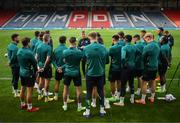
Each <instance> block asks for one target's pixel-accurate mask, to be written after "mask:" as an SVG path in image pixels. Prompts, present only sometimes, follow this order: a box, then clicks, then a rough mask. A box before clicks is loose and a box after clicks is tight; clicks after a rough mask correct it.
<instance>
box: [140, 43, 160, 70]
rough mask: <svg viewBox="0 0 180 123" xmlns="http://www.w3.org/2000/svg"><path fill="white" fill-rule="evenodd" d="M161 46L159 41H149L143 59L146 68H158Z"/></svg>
mask: <svg viewBox="0 0 180 123" xmlns="http://www.w3.org/2000/svg"><path fill="white" fill-rule="evenodd" d="M159 53H160V48H159V45H158V43H157V42H155V41H152V42H149V43H148V44H147V45H146V46H145V47H144V49H143V61H144V67H145V69H146V70H157V69H158V57H159Z"/></svg>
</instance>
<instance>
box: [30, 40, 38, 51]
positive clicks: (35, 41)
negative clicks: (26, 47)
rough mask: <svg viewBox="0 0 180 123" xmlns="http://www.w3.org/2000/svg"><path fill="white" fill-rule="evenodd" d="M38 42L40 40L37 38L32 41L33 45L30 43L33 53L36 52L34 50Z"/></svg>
mask: <svg viewBox="0 0 180 123" xmlns="http://www.w3.org/2000/svg"><path fill="white" fill-rule="evenodd" d="M38 41H39V39H38V38H37V37H35V38H32V39H31V43H30V49H31V51H34V48H35V46H36V43H37V42H38Z"/></svg>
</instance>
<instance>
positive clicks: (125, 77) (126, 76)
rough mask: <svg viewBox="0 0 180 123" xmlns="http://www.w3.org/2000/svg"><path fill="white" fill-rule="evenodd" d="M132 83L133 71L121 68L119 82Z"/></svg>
mask: <svg viewBox="0 0 180 123" xmlns="http://www.w3.org/2000/svg"><path fill="white" fill-rule="evenodd" d="M127 81H129V82H131V81H133V82H134V69H131V68H123V69H122V71H121V82H127Z"/></svg>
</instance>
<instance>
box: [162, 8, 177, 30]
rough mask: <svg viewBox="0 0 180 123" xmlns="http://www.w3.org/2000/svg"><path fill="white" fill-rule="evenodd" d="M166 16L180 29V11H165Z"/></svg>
mask: <svg viewBox="0 0 180 123" xmlns="http://www.w3.org/2000/svg"><path fill="white" fill-rule="evenodd" d="M164 14H165V15H166V16H167V17H168V18H169V19H171V20H172V21H173V22H174V23H175V24H176V26H177V27H180V10H179V11H178V10H165V11H164Z"/></svg>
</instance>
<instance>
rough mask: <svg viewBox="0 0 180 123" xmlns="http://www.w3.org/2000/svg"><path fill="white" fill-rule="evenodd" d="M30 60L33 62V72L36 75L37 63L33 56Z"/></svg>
mask: <svg viewBox="0 0 180 123" xmlns="http://www.w3.org/2000/svg"><path fill="white" fill-rule="evenodd" d="M30 60H31V62H32V66H33V72H34V74H36V71H37V62H36V59H35V57H34V55H33V54H31V55H30Z"/></svg>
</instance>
